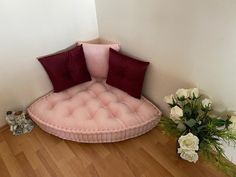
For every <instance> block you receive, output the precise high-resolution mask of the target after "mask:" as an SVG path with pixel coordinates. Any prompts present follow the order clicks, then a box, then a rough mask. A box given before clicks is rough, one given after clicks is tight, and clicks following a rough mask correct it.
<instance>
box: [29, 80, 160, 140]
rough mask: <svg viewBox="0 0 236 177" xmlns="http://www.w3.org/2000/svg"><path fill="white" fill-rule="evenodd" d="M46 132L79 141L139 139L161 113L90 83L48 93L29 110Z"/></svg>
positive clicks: (140, 101) (112, 88) (143, 101)
mask: <svg viewBox="0 0 236 177" xmlns="http://www.w3.org/2000/svg"><path fill="white" fill-rule="evenodd" d="M28 112H29V114H30V115H31V117H32V118H33V120H34V121H35V122H36V123H37V124H38V125H39V126H40V127H41V128H42V129H44V130H45V131H47V132H49V133H51V134H53V135H56V136H59V137H61V138H63V139H68V140H73V141H78V142H89V143H97V142H114V141H121V140H125V139H128V138H131V137H135V136H139V135H141V134H143V133H145V132H147V131H149V130H150V129H152V128H153V127H155V126H156V124H157V123H158V121H159V118H160V115H161V113H160V111H159V110H158V108H157V107H155V106H154V105H153V104H151V102H149V101H148V100H147V99H145V98H144V97H142V98H141V100H139V99H136V98H133V97H131V96H129V95H128V94H127V93H125V92H123V91H121V90H119V89H117V88H115V87H112V86H109V85H107V84H106V83H105V81H101V82H98V81H96V80H92V81H90V82H86V83H83V84H80V85H77V86H75V87H72V88H70V89H67V90H65V91H62V92H60V93H49V94H48V95H46V96H43V97H41V98H40V99H38V100H37V101H36V102H35V103H33V104H32V105H31V106H30V107H29V108H28Z"/></svg>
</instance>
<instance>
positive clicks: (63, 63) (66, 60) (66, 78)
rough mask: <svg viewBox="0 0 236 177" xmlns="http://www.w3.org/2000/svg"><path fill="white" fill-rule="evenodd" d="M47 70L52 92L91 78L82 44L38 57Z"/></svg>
mask: <svg viewBox="0 0 236 177" xmlns="http://www.w3.org/2000/svg"><path fill="white" fill-rule="evenodd" d="M38 60H39V62H40V63H41V64H42V65H43V67H44V69H45V71H46V72H47V74H48V76H49V78H50V80H51V82H52V85H53V89H54V92H60V91H63V90H65V89H68V88H70V87H72V86H75V85H77V84H80V83H83V82H86V81H89V80H91V77H90V74H89V73H88V70H87V66H86V62H85V57H84V53H83V48H82V46H76V47H74V48H72V49H70V50H68V51H64V52H61V53H57V54H53V55H49V56H46V57H41V58H38Z"/></svg>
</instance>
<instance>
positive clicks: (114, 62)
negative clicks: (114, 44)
mask: <svg viewBox="0 0 236 177" xmlns="http://www.w3.org/2000/svg"><path fill="white" fill-rule="evenodd" d="M148 65H149V62H145V61H140V60H136V59H134V58H131V57H129V56H126V55H123V54H121V53H119V52H117V51H115V50H113V49H110V57H109V70H108V76H107V81H106V82H107V83H108V84H109V85H111V86H114V87H117V88H119V89H121V90H123V91H125V92H127V93H128V94H130V95H131V96H133V97H135V98H140V97H141V93H142V87H143V81H144V77H145V73H146V70H147V67H148Z"/></svg>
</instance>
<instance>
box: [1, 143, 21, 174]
mask: <svg viewBox="0 0 236 177" xmlns="http://www.w3.org/2000/svg"><path fill="white" fill-rule="evenodd" d="M0 156H1V158H2V160H3V162H4V163H5V165H6V167H7V170H8V172H9V173H10V175H11V176H14V177H24V176H25V174H24V173H23V169H22V168H21V167H20V166H19V164H18V162H17V160H16V157H15V156H14V154H13V153H12V152H11V150H10V147H9V146H8V145H7V143H6V142H5V141H2V142H1V143H0Z"/></svg>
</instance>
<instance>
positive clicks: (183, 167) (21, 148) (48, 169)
mask: <svg viewBox="0 0 236 177" xmlns="http://www.w3.org/2000/svg"><path fill="white" fill-rule="evenodd" d="M9 176H12V177H18V176H19V177H34V176H37V177H57V176H58V177H62V176H64V177H76V176H78V177H223V176H224V175H223V174H222V173H221V172H219V171H217V170H216V169H215V168H213V167H212V166H210V165H208V164H206V163H204V162H202V161H201V160H200V161H198V162H197V164H195V165H194V164H192V163H188V162H186V161H183V160H181V159H180V158H178V157H177V155H176V153H175V140H174V139H173V138H170V137H167V136H166V135H164V134H162V133H161V131H160V130H159V129H158V128H155V129H154V130H152V131H151V132H149V133H147V134H145V135H143V136H141V137H138V138H134V139H131V140H127V141H123V142H119V143H110V144H82V143H75V142H71V141H64V140H61V139H59V138H57V137H55V136H52V135H49V134H47V133H45V132H43V131H42V130H41V129H39V128H35V129H34V130H33V132H32V133H29V134H25V135H23V136H13V135H11V132H9V130H5V131H3V132H1V133H0V177H9Z"/></svg>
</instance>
